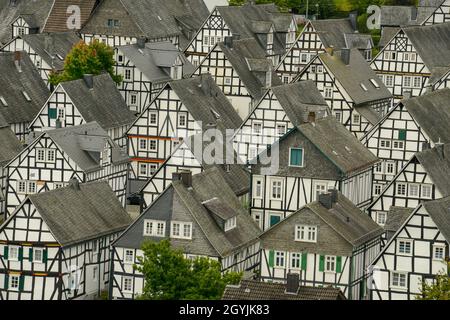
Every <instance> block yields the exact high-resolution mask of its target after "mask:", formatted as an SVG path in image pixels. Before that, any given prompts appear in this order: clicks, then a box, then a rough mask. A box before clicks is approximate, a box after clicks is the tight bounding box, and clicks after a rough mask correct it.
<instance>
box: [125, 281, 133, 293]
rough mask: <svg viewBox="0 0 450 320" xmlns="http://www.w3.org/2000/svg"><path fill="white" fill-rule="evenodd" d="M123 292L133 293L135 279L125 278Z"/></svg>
mask: <svg viewBox="0 0 450 320" xmlns="http://www.w3.org/2000/svg"><path fill="white" fill-rule="evenodd" d="M123 292H127V293H131V292H133V278H132V277H123Z"/></svg>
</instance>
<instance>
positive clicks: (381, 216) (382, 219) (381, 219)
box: [376, 212, 387, 226]
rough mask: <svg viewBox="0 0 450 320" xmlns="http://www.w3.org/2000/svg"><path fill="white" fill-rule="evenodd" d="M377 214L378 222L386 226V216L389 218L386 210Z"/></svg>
mask: <svg viewBox="0 0 450 320" xmlns="http://www.w3.org/2000/svg"><path fill="white" fill-rule="evenodd" d="M376 216H377V220H376V221H377V223H378V224H379V225H380V226H384V225H385V224H386V218H387V216H386V212H377V213H376Z"/></svg>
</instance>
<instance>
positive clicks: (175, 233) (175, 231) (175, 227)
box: [171, 222, 180, 237]
mask: <svg viewBox="0 0 450 320" xmlns="http://www.w3.org/2000/svg"><path fill="white" fill-rule="evenodd" d="M171 236H172V237H179V236H180V223H178V222H172V235H171Z"/></svg>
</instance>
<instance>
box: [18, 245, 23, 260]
mask: <svg viewBox="0 0 450 320" xmlns="http://www.w3.org/2000/svg"><path fill="white" fill-rule="evenodd" d="M22 260H23V247H20V248H19V261H22Z"/></svg>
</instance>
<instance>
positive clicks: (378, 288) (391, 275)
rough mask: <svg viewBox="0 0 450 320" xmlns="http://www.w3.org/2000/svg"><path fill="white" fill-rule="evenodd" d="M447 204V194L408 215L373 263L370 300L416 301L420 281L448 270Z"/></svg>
mask: <svg viewBox="0 0 450 320" xmlns="http://www.w3.org/2000/svg"><path fill="white" fill-rule="evenodd" d="M449 207H450V198H449V197H446V198H443V199H439V200H434V201H428V202H423V203H421V204H419V205H418V206H417V208H415V209H412V212H411V213H410V214H408V215H407V217H406V220H405V221H404V222H403V223H402V224H401V225H400V226H399V228H398V230H397V231H396V233H395V234H394V235H393V236H392V238H391V239H390V240H389V242H388V243H387V245H386V246H385V247H384V248H383V250H382V252H381V253H380V254H379V255H378V257H377V258H376V259H375V261H374V263H373V266H372V271H373V276H372V279H371V283H370V293H371V299H372V300H416V299H417V297H420V295H421V290H422V283H423V282H425V283H428V284H431V283H434V282H435V280H436V275H438V274H446V273H447V272H448V269H447V263H448V262H447V260H448V256H449V245H450V216H449V214H448V208H449Z"/></svg>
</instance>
